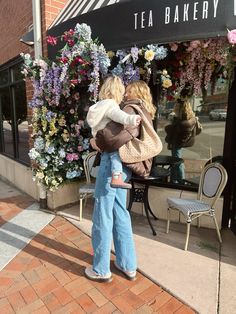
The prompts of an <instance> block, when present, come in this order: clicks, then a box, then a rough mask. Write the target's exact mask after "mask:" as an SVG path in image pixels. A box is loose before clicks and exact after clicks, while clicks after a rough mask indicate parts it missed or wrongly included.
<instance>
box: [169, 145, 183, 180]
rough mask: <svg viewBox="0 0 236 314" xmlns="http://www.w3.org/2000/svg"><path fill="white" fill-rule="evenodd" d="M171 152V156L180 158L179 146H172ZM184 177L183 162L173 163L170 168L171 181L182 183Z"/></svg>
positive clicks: (181, 150)
mask: <svg viewBox="0 0 236 314" xmlns="http://www.w3.org/2000/svg"><path fill="white" fill-rule="evenodd" d="M171 153H172V156H173V157H177V158H182V153H183V149H182V148H181V147H180V148H178V147H173V148H172V150H171ZM184 178H185V171H184V163H183V162H182V163H180V164H177V165H173V166H172V168H171V181H172V182H174V183H182V181H183V179H184Z"/></svg>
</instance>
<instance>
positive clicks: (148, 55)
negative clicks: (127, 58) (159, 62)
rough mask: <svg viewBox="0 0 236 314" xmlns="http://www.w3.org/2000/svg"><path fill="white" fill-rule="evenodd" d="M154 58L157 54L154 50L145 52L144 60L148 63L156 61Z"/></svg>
mask: <svg viewBox="0 0 236 314" xmlns="http://www.w3.org/2000/svg"><path fill="white" fill-rule="evenodd" d="M154 56H155V52H154V51H153V50H147V51H145V54H144V58H145V59H146V60H147V61H152V60H153V59H154Z"/></svg>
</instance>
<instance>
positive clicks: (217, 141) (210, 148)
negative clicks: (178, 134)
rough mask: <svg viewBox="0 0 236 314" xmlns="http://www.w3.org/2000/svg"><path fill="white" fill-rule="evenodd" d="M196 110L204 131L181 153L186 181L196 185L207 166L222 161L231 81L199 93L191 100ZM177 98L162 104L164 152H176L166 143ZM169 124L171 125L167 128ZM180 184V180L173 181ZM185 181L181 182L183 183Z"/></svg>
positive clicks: (219, 82) (221, 81)
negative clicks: (204, 93) (209, 162)
mask: <svg viewBox="0 0 236 314" xmlns="http://www.w3.org/2000/svg"><path fill="white" fill-rule="evenodd" d="M189 100H190V104H191V108H192V110H193V113H194V114H195V116H196V117H197V118H198V120H199V121H200V123H201V125H202V131H201V133H200V134H199V135H197V136H195V141H194V143H193V145H190V146H189V147H183V148H181V151H180V154H181V156H180V157H181V158H182V159H183V161H184V167H182V168H181V169H179V172H181V171H182V178H183V179H184V180H183V182H182V184H184V185H186V186H191V187H196V188H197V186H198V183H199V175H200V172H201V170H202V169H203V167H204V165H205V164H206V163H207V162H208V161H210V160H212V159H213V160H215V159H217V161H219V162H222V159H223V148H224V135H225V124H226V118H227V103H228V81H227V80H225V79H222V78H220V79H218V80H217V82H216V86H215V88H214V93H212V90H211V89H210V88H209V90H207V94H206V95H205V96H204V98H203V96H198V97H197V96H195V95H192V97H191V98H190V99H189ZM175 106H176V100H172V101H165V102H162V103H160V106H159V114H158V134H159V136H160V137H161V139H162V142H163V144H164V145H163V151H162V153H161V155H167V156H168V155H172V151H171V149H170V147H168V144H167V142H166V136H167V132H166V129H167V128H168V127H167V126H168V125H171V124H173V123H174V119H175V108H176V107H175ZM166 127H167V128H166ZM172 183H174V184H180V182H178V180H177V181H176V182H172ZM182 184H181V185H182Z"/></svg>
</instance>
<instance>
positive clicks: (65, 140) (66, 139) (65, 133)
mask: <svg viewBox="0 0 236 314" xmlns="http://www.w3.org/2000/svg"><path fill="white" fill-rule="evenodd" d="M61 136H62V138H63V140H64V142H69V140H70V136H69V133H68V131H67V130H64V131H63V133H62V135H61Z"/></svg>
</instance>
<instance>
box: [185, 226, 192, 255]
mask: <svg viewBox="0 0 236 314" xmlns="http://www.w3.org/2000/svg"><path fill="white" fill-rule="evenodd" d="M190 225H191V221H187V233H186V241H185V246H184V250H185V251H187V250H188V241H189V234H190Z"/></svg>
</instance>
